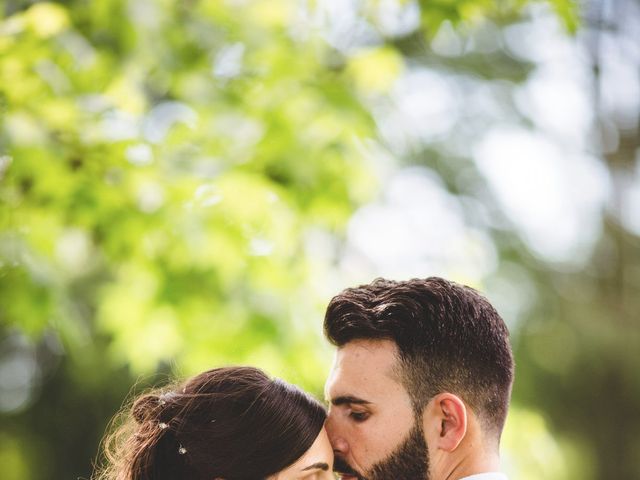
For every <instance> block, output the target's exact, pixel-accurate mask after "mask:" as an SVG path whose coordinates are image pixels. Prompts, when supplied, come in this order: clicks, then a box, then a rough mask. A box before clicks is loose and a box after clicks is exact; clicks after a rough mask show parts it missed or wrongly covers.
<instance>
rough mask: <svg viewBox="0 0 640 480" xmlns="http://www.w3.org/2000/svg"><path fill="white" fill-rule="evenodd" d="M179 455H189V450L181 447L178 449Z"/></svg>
mask: <svg viewBox="0 0 640 480" xmlns="http://www.w3.org/2000/svg"><path fill="white" fill-rule="evenodd" d="M178 453H179V454H180V455H184V454H185V453H187V449H186V448H184V447H183V446H182V445H180V447H179V448H178Z"/></svg>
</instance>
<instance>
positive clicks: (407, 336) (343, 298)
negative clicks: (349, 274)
mask: <svg viewBox="0 0 640 480" xmlns="http://www.w3.org/2000/svg"><path fill="white" fill-rule="evenodd" d="M324 330H325V334H326V336H327V338H328V339H329V341H331V342H332V343H333V344H334V345H336V346H338V347H341V346H343V345H345V344H347V343H348V342H350V341H353V340H382V339H386V340H392V341H393V342H394V343H395V344H396V345H397V347H398V355H399V360H400V362H399V369H398V370H399V373H400V378H401V380H402V382H403V384H404V386H405V388H406V389H407V392H408V393H409V395H410V396H411V398H412V401H413V403H414V408H415V409H416V411H417V412H418V413H419V412H421V411H422V409H423V408H424V407H425V406H426V404H427V403H428V402H429V400H430V399H431V398H433V397H434V396H435V395H437V394H438V393H442V392H450V393H454V394H456V395H459V396H460V397H462V398H463V399H464V400H465V401H466V402H467V404H469V405H470V407H471V408H472V409H473V410H474V412H475V413H476V414H477V415H478V416H479V418H480V419H481V420H483V424H484V426H485V428H486V429H487V430H489V431H493V432H494V433H496V434H497V436H498V438H499V436H500V433H501V431H502V428H503V426H504V422H505V419H506V416H507V409H508V405H509V398H510V395H511V385H512V383H513V370H514V366H513V356H512V353H511V347H510V345H509V332H508V331H507V327H506V325H505V324H504V322H503V320H502V318H500V315H498V312H496V310H495V309H494V308H493V307H492V306H491V304H490V303H489V302H488V301H487V300H486V299H485V298H484V297H483V296H482V295H480V294H479V293H478V292H477V291H475V290H474V289H472V288H469V287H466V286H463V285H458V284H457V283H454V282H449V281H447V280H445V279H442V278H438V277H431V278H427V279H413V280H409V281H404V282H396V281H392V280H385V279H377V280H374V281H373V282H372V283H370V284H368V285H361V286H360V287H357V288H348V289H346V290H344V291H342V292H341V293H340V294H338V295H336V296H335V297H333V299H332V300H331V302H330V303H329V306H328V308H327V312H326V315H325V320H324Z"/></svg>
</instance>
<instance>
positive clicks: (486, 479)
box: [460, 472, 508, 480]
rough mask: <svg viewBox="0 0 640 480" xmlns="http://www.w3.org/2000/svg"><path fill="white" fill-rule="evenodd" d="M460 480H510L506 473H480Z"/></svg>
mask: <svg viewBox="0 0 640 480" xmlns="http://www.w3.org/2000/svg"><path fill="white" fill-rule="evenodd" d="M460 480H508V479H507V476H506V475H505V474H504V473H500V472H489V473H478V474H476V475H471V476H469V477H464V478H461V479H460Z"/></svg>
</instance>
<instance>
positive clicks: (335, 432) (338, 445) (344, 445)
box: [325, 411, 349, 457]
mask: <svg viewBox="0 0 640 480" xmlns="http://www.w3.org/2000/svg"><path fill="white" fill-rule="evenodd" d="M325 426H326V429H327V434H328V435H329V441H330V442H331V446H332V447H333V452H334V453H335V454H337V455H340V456H341V457H344V456H346V454H347V452H348V451H349V443H348V442H347V440H346V439H345V438H344V435H343V434H342V432H341V429H340V422H339V421H338V420H337V419H336V415H335V413H332V412H331V411H329V415H328V417H327V422H326V424H325Z"/></svg>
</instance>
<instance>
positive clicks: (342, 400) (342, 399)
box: [331, 395, 371, 407]
mask: <svg viewBox="0 0 640 480" xmlns="http://www.w3.org/2000/svg"><path fill="white" fill-rule="evenodd" d="M370 403H371V402H369V401H367V400H363V399H362V398H358V397H352V396H351V395H341V396H339V397H336V398H332V399H331V404H332V405H335V406H336V407H337V406H338V405H349V404H355V405H369V404H370Z"/></svg>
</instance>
